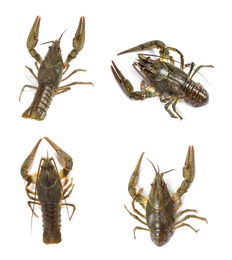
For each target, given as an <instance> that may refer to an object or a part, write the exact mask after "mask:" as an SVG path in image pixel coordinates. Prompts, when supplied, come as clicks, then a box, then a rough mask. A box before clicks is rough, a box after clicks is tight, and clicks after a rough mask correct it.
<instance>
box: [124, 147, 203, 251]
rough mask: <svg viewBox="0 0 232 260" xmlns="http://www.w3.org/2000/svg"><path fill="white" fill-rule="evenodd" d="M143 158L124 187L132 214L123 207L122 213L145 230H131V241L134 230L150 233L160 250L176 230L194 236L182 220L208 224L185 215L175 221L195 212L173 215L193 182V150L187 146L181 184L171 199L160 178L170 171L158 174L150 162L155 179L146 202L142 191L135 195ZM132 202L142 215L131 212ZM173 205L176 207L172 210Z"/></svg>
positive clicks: (137, 228) (135, 210) (184, 211)
mask: <svg viewBox="0 0 232 260" xmlns="http://www.w3.org/2000/svg"><path fill="white" fill-rule="evenodd" d="M143 155H144V153H142V154H141V156H140V158H139V160H138V163H137V165H136V167H135V170H134V172H133V173H132V175H131V178H130V181H129V184H128V191H129V194H130V195H131V197H132V199H133V200H132V208H133V211H134V213H132V212H130V211H129V210H128V209H127V207H126V206H125V208H126V210H127V211H128V212H129V214H130V215H131V216H132V217H134V218H135V219H136V220H138V221H139V222H140V223H142V224H144V225H145V226H147V227H146V228H145V227H139V226H137V227H135V228H134V238H136V236H135V232H136V230H147V231H150V236H151V240H152V241H153V242H154V243H155V244H156V245H158V246H162V245H164V244H165V243H166V242H167V241H168V240H169V238H170V237H171V235H172V233H173V231H174V230H176V229H177V228H180V227H183V226H186V227H189V228H191V229H193V230H194V231H195V232H197V231H198V230H196V229H195V228H193V227H192V226H191V225H189V224H187V223H184V221H185V220H187V219H189V218H196V219H199V220H203V221H206V223H208V222H207V220H206V218H202V217H199V216H197V215H194V214H191V215H186V216H185V217H183V218H182V219H180V220H179V218H180V216H182V215H183V214H184V213H186V212H195V213H196V212H197V210H194V209H185V210H183V211H180V212H179V213H178V214H177V215H175V213H176V211H177V210H178V209H179V208H180V206H181V204H182V202H181V197H182V195H183V194H185V193H186V192H187V190H188V188H189V186H190V184H191V182H192V181H193V178H194V167H195V163H194V149H193V146H189V148H188V153H187V157H186V161H185V165H184V167H183V177H184V180H183V182H182V183H181V186H180V187H179V188H178V189H177V191H176V192H175V193H174V194H172V196H171V195H170V193H169V190H168V188H167V185H166V183H165V182H164V179H163V175H164V174H165V173H167V172H170V171H172V170H169V171H167V172H163V173H160V171H159V168H158V170H157V169H156V167H155V166H154V165H153V164H152V162H151V161H150V163H151V164H152V166H153V168H154V170H155V173H156V175H155V178H154V180H153V182H152V184H151V190H150V193H149V196H148V198H147V197H146V196H144V195H143V194H142V191H143V188H141V189H140V190H138V191H137V189H136V184H137V181H138V177H139V167H140V164H141V161H142V158H143ZM135 202H137V203H139V204H140V205H141V206H142V208H143V209H144V210H145V211H146V215H144V214H142V213H141V212H140V211H139V210H137V209H136V208H135ZM176 203H177V205H176V206H175V204H176ZM141 218H142V219H141Z"/></svg>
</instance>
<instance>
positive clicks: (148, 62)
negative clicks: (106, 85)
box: [111, 40, 213, 119]
mask: <svg viewBox="0 0 232 260" xmlns="http://www.w3.org/2000/svg"><path fill="white" fill-rule="evenodd" d="M154 48H155V49H158V50H159V56H158V57H159V58H157V59H153V58H152V56H156V55H151V54H138V59H137V60H136V61H135V62H134V63H133V67H134V69H135V70H136V71H137V72H138V73H139V74H140V75H141V76H142V77H143V78H144V79H145V80H146V81H147V82H148V83H149V85H148V86H146V84H145V81H144V80H143V81H142V82H141V86H140V91H134V87H133V85H132V84H131V82H130V81H129V80H128V79H127V78H125V77H124V75H123V74H122V73H121V71H120V70H119V68H118V67H117V66H116V64H115V63H114V62H113V61H112V65H111V69H112V72H113V74H114V76H115V79H116V81H117V82H118V84H119V85H120V86H121V88H122V90H123V91H124V92H125V94H126V95H127V96H128V97H130V98H131V99H134V100H144V99H146V98H151V97H156V96H158V97H159V98H160V101H161V102H163V103H165V105H164V108H165V110H166V111H167V112H168V113H169V115H170V116H171V117H172V118H179V119H183V117H182V116H181V115H180V113H179V112H178V111H177V108H176V104H177V103H178V102H179V101H180V100H184V101H185V102H186V103H188V104H190V105H191V106H193V107H200V106H204V105H206V104H207V103H208V101H209V95H208V92H207V91H206V90H205V89H204V87H203V86H202V85H201V84H200V83H198V82H195V81H194V80H193V76H194V75H196V73H198V72H199V70H200V69H201V68H205V67H210V68H213V66H212V65H200V66H198V67H197V68H196V69H194V67H195V63H194V62H192V63H189V64H185V63H184V55H183V54H182V53H181V52H180V51H179V50H178V49H176V48H173V47H169V46H166V45H165V43H163V42H162V41H158V40H154V41H149V42H146V43H143V44H140V45H138V46H135V47H133V48H130V49H128V50H125V51H123V52H120V53H119V54H118V55H121V54H125V53H130V52H135V51H142V50H151V49H154ZM169 51H173V52H175V53H177V54H178V55H179V56H180V66H179V67H177V66H176V65H175V60H174V59H173V57H172V56H170V53H169ZM185 68H189V71H188V72H187V73H186V72H185V71H184V69H185ZM170 107H172V109H171V108H170Z"/></svg>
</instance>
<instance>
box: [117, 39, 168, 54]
mask: <svg viewBox="0 0 232 260" xmlns="http://www.w3.org/2000/svg"><path fill="white" fill-rule="evenodd" d="M165 47H166V45H165V43H163V42H161V41H157V40H155V41H149V42H145V43H143V44H140V45H138V46H135V47H132V48H130V49H128V50H125V51H122V52H120V53H118V55H121V54H125V53H129V52H135V51H144V50H151V49H155V48H156V49H160V50H161V51H162V53H163V50H164V49H165Z"/></svg>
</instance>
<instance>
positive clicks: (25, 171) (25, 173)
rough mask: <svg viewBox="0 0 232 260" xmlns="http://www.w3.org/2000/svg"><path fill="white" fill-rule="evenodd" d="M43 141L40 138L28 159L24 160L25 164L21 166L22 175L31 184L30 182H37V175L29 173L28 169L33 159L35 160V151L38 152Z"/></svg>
mask: <svg viewBox="0 0 232 260" xmlns="http://www.w3.org/2000/svg"><path fill="white" fill-rule="evenodd" d="M41 141H42V138H41V139H39V141H38V142H37V143H36V145H35V147H34V148H33V149H32V151H31V152H30V154H29V155H28V157H27V158H26V160H25V161H24V162H23V164H22V166H21V175H22V177H23V179H24V180H25V181H27V182H28V184H30V183H34V184H36V179H37V175H36V174H33V175H32V174H29V173H28V169H29V167H30V166H31V163H32V161H33V160H34V157H35V153H36V151H37V149H38V146H39V144H40V142H41Z"/></svg>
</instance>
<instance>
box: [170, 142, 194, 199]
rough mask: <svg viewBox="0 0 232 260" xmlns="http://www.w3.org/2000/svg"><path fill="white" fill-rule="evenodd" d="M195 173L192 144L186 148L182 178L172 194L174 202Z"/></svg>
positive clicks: (185, 189) (184, 191) (186, 187)
mask: <svg viewBox="0 0 232 260" xmlns="http://www.w3.org/2000/svg"><path fill="white" fill-rule="evenodd" d="M194 173H195V159H194V147H193V146H192V145H190V146H189V148H188V153H187V156H186V160H185V164H184V167H183V177H184V180H183V182H182V183H181V186H180V187H179V188H178V190H177V191H176V192H175V193H174V194H173V195H172V200H173V201H174V202H176V201H177V200H179V199H180V198H181V196H182V195H183V194H184V193H186V192H187V191H188V188H189V186H190V184H191V182H192V181H193V178H194Z"/></svg>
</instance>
